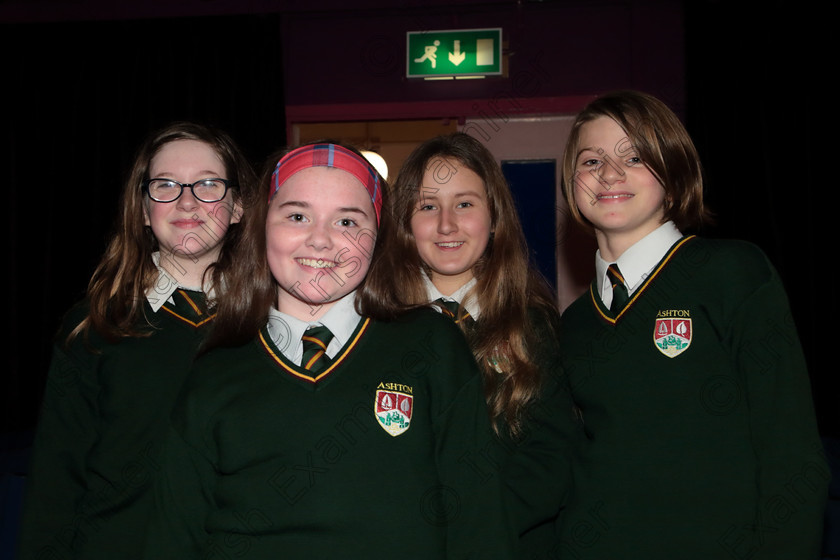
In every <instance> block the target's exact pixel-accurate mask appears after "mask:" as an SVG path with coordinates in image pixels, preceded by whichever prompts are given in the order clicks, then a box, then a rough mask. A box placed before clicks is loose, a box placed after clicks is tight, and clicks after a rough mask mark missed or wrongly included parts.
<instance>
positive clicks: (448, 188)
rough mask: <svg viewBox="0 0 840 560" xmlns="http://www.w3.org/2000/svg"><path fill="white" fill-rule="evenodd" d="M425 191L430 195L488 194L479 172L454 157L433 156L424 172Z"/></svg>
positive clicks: (483, 195) (482, 195)
mask: <svg viewBox="0 0 840 560" xmlns="http://www.w3.org/2000/svg"><path fill="white" fill-rule="evenodd" d="M423 192H424V194H426V195H428V196H432V195H434V194H435V193H438V194H441V195H447V194H453V195H454V194H472V195H476V196H480V197H486V196H487V189H486V186H485V184H484V181H483V180H482V179H481V177H479V175H478V173H476V172H475V171H473V170H472V169H470V168H469V167H467V166H465V165H464V164H463V163H461V162H460V161H458V160H457V159H453V158H433V159H432V160H431V161H430V162H429V164H428V165H427V166H426V170H425V171H424V173H423Z"/></svg>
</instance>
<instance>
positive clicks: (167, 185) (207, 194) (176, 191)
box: [143, 177, 233, 202]
mask: <svg viewBox="0 0 840 560" xmlns="http://www.w3.org/2000/svg"><path fill="white" fill-rule="evenodd" d="M232 186H233V185H232V184H231V182H230V181H228V180H227V179H219V178H217V177H214V178H212V179H202V180H200V181H196V182H195V183H179V182H178V181H173V180H172V179H149V180H148V181H143V191H144V192H146V193H148V194H149V198H151V199H152V200H154V201H155V202H173V201H175V200H178V197H180V196H181V193H183V192H184V189H190V190H191V191H192V193H193V196H194V197H195V198H196V199H197V200H200V201H201V202H219V201H220V200H222V199H223V198H224V197H225V195H226V194H227V192H228V189H229V188H232Z"/></svg>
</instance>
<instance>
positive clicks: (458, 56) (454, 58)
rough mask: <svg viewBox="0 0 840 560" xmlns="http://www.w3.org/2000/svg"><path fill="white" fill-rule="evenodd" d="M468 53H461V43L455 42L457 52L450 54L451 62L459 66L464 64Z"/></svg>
mask: <svg viewBox="0 0 840 560" xmlns="http://www.w3.org/2000/svg"><path fill="white" fill-rule="evenodd" d="M466 56H467V53H462V52H461V41H458V40H457V39H456V40H455V52H454V53H449V62H451V63H452V64H454V65H455V66H458V65H459V64H461V63H462V62H464V58H466Z"/></svg>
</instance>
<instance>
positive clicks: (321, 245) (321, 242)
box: [306, 224, 333, 251]
mask: <svg viewBox="0 0 840 560" xmlns="http://www.w3.org/2000/svg"><path fill="white" fill-rule="evenodd" d="M306 245H307V246H308V247H311V248H312V249H315V250H317V251H322V250H325V249H330V248H332V245H333V243H332V236H331V235H330V228H329V225H327V224H313V225H312V227H311V228H310V230H309V237H307V239H306Z"/></svg>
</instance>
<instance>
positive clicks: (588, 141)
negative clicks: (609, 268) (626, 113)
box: [574, 117, 665, 261]
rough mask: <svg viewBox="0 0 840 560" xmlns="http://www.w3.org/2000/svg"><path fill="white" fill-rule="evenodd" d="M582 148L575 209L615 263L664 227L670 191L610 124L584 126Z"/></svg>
mask: <svg viewBox="0 0 840 560" xmlns="http://www.w3.org/2000/svg"><path fill="white" fill-rule="evenodd" d="M578 145H579V146H580V149H579V150H578V153H577V158H576V163H575V178H574V181H575V184H574V197H575V204H576V205H577V207H578V209H579V210H580V213H581V214H582V215H583V216H584V217H585V218H586V219H587V220H589V221H590V222H591V223H592V225H593V226H594V228H595V236H596V237H597V239H598V247H599V249H600V250H601V254H602V256H603V257H604V259H606V260H608V261H612V260H615V259H617V258H618V257H619V256H620V255H621V254H622V253H623V252H624V251H625V250H626V249H628V248H629V247H630V246H632V245H633V244H634V243H636V242H637V241H639V240H640V239H642V238H643V237H645V236H646V235H647V234H648V233H650V232H652V231H653V230H655V229H656V228H658V227H659V226H660V225H662V223H663V222H664V221H665V206H664V205H665V189H664V188H663V187H662V185H661V184H660V182H659V181H658V180H657V178H656V177H655V176H654V175H653V173H651V171H650V170H649V169H648V168H647V167H646V166H645V165H644V163H642V161H641V159H640V158H639V157H638V154H637V153H636V151H635V149H634V148H633V146H632V144H631V143H630V140H629V139H628V137H627V133H626V132H624V129H622V128H621V127H620V126H619V125H618V123H616V122H615V121H614V120H612V119H611V118H609V117H599V118H597V119H595V120H592V121H589V122H587V123H585V124H584V125H582V127H581V130H580V140H579V143H578Z"/></svg>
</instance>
